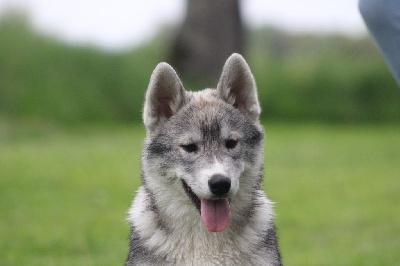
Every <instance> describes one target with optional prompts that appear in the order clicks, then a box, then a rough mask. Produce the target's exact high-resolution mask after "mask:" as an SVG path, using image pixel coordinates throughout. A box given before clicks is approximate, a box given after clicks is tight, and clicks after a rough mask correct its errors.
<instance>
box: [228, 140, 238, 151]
mask: <svg viewBox="0 0 400 266" xmlns="http://www.w3.org/2000/svg"><path fill="white" fill-rule="evenodd" d="M237 144H238V141H237V140H234V139H228V140H227V141H226V142H225V147H226V148H227V149H234V148H235V147H236V146H237Z"/></svg>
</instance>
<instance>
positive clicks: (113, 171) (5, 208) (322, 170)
mask: <svg viewBox="0 0 400 266" xmlns="http://www.w3.org/2000/svg"><path fill="white" fill-rule="evenodd" d="M266 133H267V139H266V153H265V185H264V187H265V189H266V191H267V193H268V195H269V197H270V198H271V199H272V200H274V201H275V202H276V212H277V217H276V218H277V227H278V234H279V237H280V246H281V251H282V255H283V259H284V262H285V264H286V265H396V264H399V263H400V252H399V250H400V192H399V190H400V126H340V125H335V126H333V125H332V126H328V125H313V124H297V125H295V124H279V123H271V124H268V123H266ZM143 137H144V131H143V128H142V127H141V126H112V127H111V126H109V127H85V128H72V129H65V128H64V129H61V128H59V127H52V126H40V127H38V126H27V125H22V126H16V125H10V124H6V123H3V124H1V123H0V265H123V263H124V260H125V257H126V254H127V251H128V235H129V227H128V224H127V223H126V222H125V217H126V210H127V209H128V207H129V205H130V203H131V200H132V198H133V194H134V192H135V190H136V188H137V187H138V185H139V183H140V151H141V145H142V139H143Z"/></svg>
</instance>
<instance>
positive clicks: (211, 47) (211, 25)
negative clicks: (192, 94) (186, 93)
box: [170, 0, 243, 81]
mask: <svg viewBox="0 0 400 266" xmlns="http://www.w3.org/2000/svg"><path fill="white" fill-rule="evenodd" d="M234 52H236V53H243V26H242V20H241V16H240V6H239V0H218V1H215V0H201V1H199V0H188V1H187V13H186V18H185V20H184V22H183V25H182V27H181V29H180V31H179V33H178V35H177V38H176V40H175V42H174V45H173V47H172V53H171V58H170V62H171V64H172V65H173V66H174V68H176V69H177V71H178V72H179V74H182V75H183V76H186V77H187V78H190V79H192V80H197V81H199V80H209V81H214V80H215V81H216V79H217V78H218V76H217V75H218V73H220V72H221V69H222V66H223V64H224V62H225V60H226V59H227V58H228V57H229V56H230V55H231V54H232V53H234Z"/></svg>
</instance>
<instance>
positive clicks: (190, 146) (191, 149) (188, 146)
mask: <svg viewBox="0 0 400 266" xmlns="http://www.w3.org/2000/svg"><path fill="white" fill-rule="evenodd" d="M181 147H182V149H184V150H185V151H186V152H189V153H192V152H196V151H198V150H199V147H197V145H196V144H194V143H190V144H186V145H181Z"/></svg>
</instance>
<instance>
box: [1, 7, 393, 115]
mask: <svg viewBox="0 0 400 266" xmlns="http://www.w3.org/2000/svg"><path fill="white" fill-rule="evenodd" d="M0 36H1V39H0V116H1V117H6V118H7V119H40V120H46V121H59V122H61V123H82V122H93V121H129V122H131V121H140V119H141V109H142V104H143V99H144V93H145V89H146V87H147V84H148V81H149V78H150V75H151V72H152V70H153V69H154V67H155V66H156V64H157V63H158V62H160V61H163V60H165V58H167V52H168V50H169V49H170V45H165V43H168V42H167V41H166V38H164V37H163V35H162V34H161V35H160V36H159V37H157V38H155V39H154V40H152V41H151V42H149V43H147V44H144V45H143V46H141V47H139V48H135V49H133V50H131V51H126V52H120V53H111V52H106V51H103V50H100V49H97V48H93V47H83V46H82V47H80V46H71V45H67V44H64V43H62V42H60V41H57V40H56V39H54V38H51V37H48V36H44V35H43V34H39V33H37V32H35V31H34V30H33V29H32V28H31V27H30V23H29V22H28V20H27V19H26V18H25V17H24V16H21V15H15V14H14V15H12V14H9V15H3V17H2V20H1V21H0ZM247 48H248V49H247V50H248V52H247V54H246V57H247V59H248V61H249V64H250V66H251V68H252V70H253V72H254V75H255V77H256V80H257V84H258V88H259V95H260V101H261V105H262V107H263V113H262V118H268V119H286V120H323V121H339V122H376V121H384V122H390V121H392V122H394V121H399V118H400V91H399V89H398V88H397V86H396V83H395V81H394V79H393V78H392V76H391V74H390V73H389V70H388V68H387V67H386V65H385V62H384V61H383V59H382V58H381V56H380V54H379V53H378V51H377V49H376V47H375V46H374V44H373V43H372V41H370V39H369V38H363V39H349V38H345V37H343V36H311V35H310V36H306V35H298V36H296V35H290V34H286V33H284V32H281V31H277V30H274V29H269V28H264V29H258V30H253V31H251V32H249V38H248V45H247ZM182 79H183V81H184V84H185V85H188V86H187V88H188V89H193V88H202V87H200V86H199V85H207V86H211V87H215V85H216V84H208V83H207V82H208V81H205V82H204V84H196V83H194V82H191V81H190V80H187V79H185V77H182Z"/></svg>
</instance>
